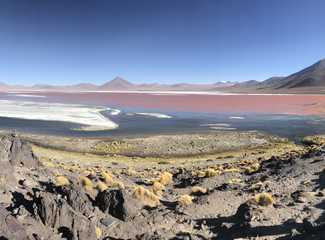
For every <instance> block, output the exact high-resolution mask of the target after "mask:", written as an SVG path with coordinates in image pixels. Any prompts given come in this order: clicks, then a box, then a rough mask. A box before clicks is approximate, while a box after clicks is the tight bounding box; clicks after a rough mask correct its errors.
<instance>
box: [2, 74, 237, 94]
mask: <svg viewBox="0 0 325 240" xmlns="http://www.w3.org/2000/svg"><path fill="white" fill-rule="evenodd" d="M232 85H234V83H232V82H217V83H213V84H190V83H179V84H158V83H151V84H135V83H131V82H129V81H127V80H125V79H123V78H121V77H116V78H114V79H113V80H111V81H109V82H107V83H104V84H103V85H95V84H92V83H80V84H76V85H66V86H56V85H47V84H36V85H33V86H18V85H8V84H5V83H0V91H20V90H24V91H26V90H27V91H28V90H40V91H208V90H212V89H215V88H219V87H223V88H224V87H230V86H232Z"/></svg>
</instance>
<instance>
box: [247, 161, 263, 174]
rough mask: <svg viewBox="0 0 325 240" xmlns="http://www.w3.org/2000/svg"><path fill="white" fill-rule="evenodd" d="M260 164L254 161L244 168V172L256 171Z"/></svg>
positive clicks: (251, 172)
mask: <svg viewBox="0 0 325 240" xmlns="http://www.w3.org/2000/svg"><path fill="white" fill-rule="evenodd" d="M260 167H261V165H260V164H259V163H254V164H252V165H250V166H249V167H247V168H246V169H245V173H246V174H253V173H256V172H257V171H258V170H259V169H260Z"/></svg>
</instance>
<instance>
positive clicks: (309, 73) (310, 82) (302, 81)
mask: <svg viewBox="0 0 325 240" xmlns="http://www.w3.org/2000/svg"><path fill="white" fill-rule="evenodd" d="M222 90H223V91H227V92H242V93H245V92H249V93H255V92H256V93H259V92H265V93H279V92H281V93H295V92H297V93H324V92H325V59H323V60H320V61H318V62H317V63H315V64H313V65H311V66H309V67H307V68H305V69H303V70H301V71H299V72H296V73H294V74H291V75H289V76H287V77H271V78H268V79H266V80H264V81H262V82H258V81H255V80H250V81H246V82H242V83H239V84H235V85H233V86H232V87H229V88H224V89H222Z"/></svg>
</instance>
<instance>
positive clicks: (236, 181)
mask: <svg viewBox="0 0 325 240" xmlns="http://www.w3.org/2000/svg"><path fill="white" fill-rule="evenodd" d="M241 182H242V180H241V179H240V178H232V179H230V180H229V181H228V183H229V184H240V183H241Z"/></svg>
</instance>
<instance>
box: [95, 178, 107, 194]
mask: <svg viewBox="0 0 325 240" xmlns="http://www.w3.org/2000/svg"><path fill="white" fill-rule="evenodd" d="M96 189H97V190H98V191H100V192H104V191H105V190H106V189H108V186H107V185H106V184H105V183H103V182H101V181H99V182H98V183H97V185H96Z"/></svg>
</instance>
